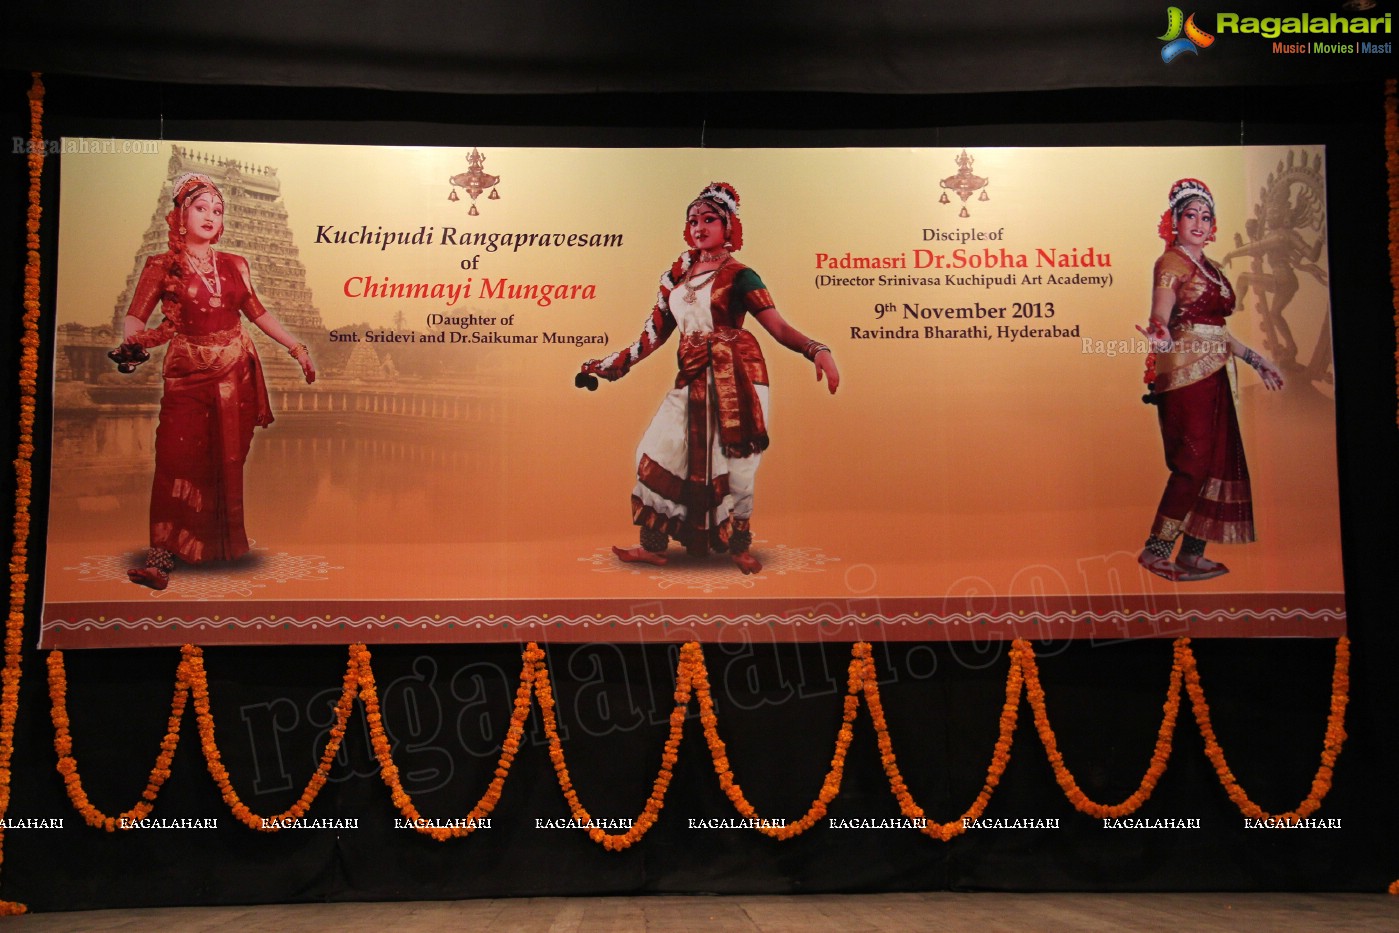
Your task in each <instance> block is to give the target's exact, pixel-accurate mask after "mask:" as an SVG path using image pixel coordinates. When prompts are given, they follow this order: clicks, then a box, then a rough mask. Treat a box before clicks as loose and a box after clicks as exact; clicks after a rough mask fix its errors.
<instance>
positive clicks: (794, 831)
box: [687, 642, 870, 839]
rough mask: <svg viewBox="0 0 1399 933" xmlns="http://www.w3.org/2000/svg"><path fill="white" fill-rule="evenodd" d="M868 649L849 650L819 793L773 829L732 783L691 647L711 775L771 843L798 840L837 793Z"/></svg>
mask: <svg viewBox="0 0 1399 933" xmlns="http://www.w3.org/2000/svg"><path fill="white" fill-rule="evenodd" d="M691 644H694V643H693V642H692V643H691ZM687 647H688V646H687ZM869 647H870V646H869V643H868V642H860V643H859V644H857V645H855V646H854V647H853V649H852V654H853V657H852V658H851V660H850V667H849V676H848V678H847V682H848V685H849V689H848V692H847V693H846V696H845V705H844V711H843V713H842V717H841V724H840V731H839V732H838V733H837V734H836V742H835V752H834V753H833V754H832V755H831V770H830V771H828V772H827V773H826V777H825V779H824V780H822V782H821V790H820V792H819V793H818V794H817V795H816V799H815V800H813V801H812V802H811V806H810V807H809V808H808V809H807V811H806V813H805V814H804V815H802V817H801V818H800V819H797V820H795V821H793V822H790V823H784V824H783V825H775V824H774V823H773V822H772V821H771V820H765V819H764V818H763V817H761V816H759V815H758V811H757V810H756V809H755V808H754V807H753V805H752V804H751V803H749V802H748V799H747V798H746V797H744V795H743V788H742V787H741V786H740V785H739V784H738V783H737V782H736V781H734V776H733V771H732V770H731V769H730V767H729V757H728V750H727V748H726V747H725V745H724V741H723V739H721V738H720V737H719V717H718V716H717V715H716V714H715V712H714V697H713V695H712V694H711V692H710V689H709V672H708V671H707V670H706V669H705V667H704V658H703V655H702V654H701V653H700V650H699V645H698V644H695V645H694V648H695V655H696V657H697V658H698V663H697V664H696V667H695V672H694V677H695V693H696V695H697V696H698V698H699V704H700V723H701V724H702V725H703V726H704V739H705V742H706V743H708V745H709V754H710V757H712V758H713V759H714V772H715V773H716V774H718V775H719V786H720V787H721V788H723V790H724V793H725V795H726V796H728V798H729V800H730V801H731V802H732V803H733V805H734V809H735V810H737V811H738V813H739V815H740V816H742V817H743V818H744V819H749V820H758V821H760V822H759V823H758V826H757V829H758V832H760V833H762V834H763V835H765V836H769V837H771V838H773V839H791V838H793V837H795V836H800V835H801V834H802V833H804V832H806V831H807V830H808V829H810V828H811V827H812V826H814V825H815V824H816V822H817V821H818V820H820V819H821V818H822V817H823V816H825V815H826V809H827V808H828V807H829V806H830V803H831V801H832V800H834V799H835V798H836V795H837V794H839V793H840V785H841V781H842V780H843V779H844V776H845V756H846V752H847V751H849V749H850V740H851V739H852V738H853V737H854V735H855V715H856V714H857V713H858V712H859V709H860V688H861V684H862V678H863V676H864V674H865V668H864V663H863V659H862V655H861V651H863V652H864V653H865V656H867V655H868V653H869Z"/></svg>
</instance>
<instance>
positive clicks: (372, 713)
mask: <svg viewBox="0 0 1399 933" xmlns="http://www.w3.org/2000/svg"><path fill="white" fill-rule="evenodd" d="M351 651H352V653H353V654H354V655H355V657H356V658H357V660H358V670H359V685H360V686H359V690H360V693H359V695H360V701H361V702H362V703H363V704H364V713H365V718H366V719H367V720H368V721H369V740H370V744H371V745H372V746H373V748H374V757H375V758H377V759H378V761H379V776H380V778H381V779H382V780H383V782H384V785H385V786H386V787H388V789H389V793H390V795H391V796H392V798H393V804H394V806H395V807H397V808H398V810H399V812H400V813H402V814H403V816H404V818H405V819H408V820H410V821H412V824H413V827H414V829H416V830H417V831H418V832H420V833H422V834H423V835H425V836H431V837H432V838H433V839H436V840H437V841H438V842H446V841H447V840H448V839H458V838H460V837H462V836H467V835H470V834H471V833H472V832H474V831H475V830H476V828H477V825H478V821H479V820H482V819H484V818H485V817H487V816H489V815H490V813H491V811H492V810H494V809H495V807H496V804H498V803H500V794H501V789H502V788H503V787H504V786H505V779H506V778H507V777H509V776H510V766H511V765H512V764H514V762H515V756H516V755H517V754H518V753H519V751H520V739H521V738H523V737H524V734H525V720H527V719H528V718H529V711H530V695H531V694H532V693H533V691H534V679H535V671H536V669H537V668H542V666H543V661H544V652H543V651H540V650H539V646H538V645H536V644H535V643H534V642H530V644H529V646H528V647H527V648H526V649H525V652H524V664H523V665H522V666H521V668H520V686H519V688H518V689H516V691H515V710H514V713H513V714H512V715H511V717H510V728H509V729H508V730H507V731H506V733H505V741H504V742H503V743H502V744H501V749H500V759H499V760H498V761H497V762H496V767H495V777H494V778H493V779H492V781H491V783H490V786H489V787H487V788H486V792H485V793H484V794H482V795H481V799H480V800H478V801H477V802H476V806H474V807H472V808H471V812H470V813H468V814H467V815H466V818H465V820H459V821H454V822H456V823H457V824H458V825H454V826H436V825H430V824H429V823H428V821H426V820H424V819H423V816H422V814H421V813H419V812H418V808H417V806H415V805H414V803H413V798H412V797H411V796H410V795H409V794H408V792H407V791H406V790H404V788H403V782H402V781H401V780H400V779H399V772H398V766H397V765H396V764H394V761H393V749H392V745H391V743H390V742H389V737H388V734H387V733H386V732H385V731H384V717H383V714H382V712H381V711H380V709H379V691H378V687H377V686H376V685H375V683H374V671H373V669H372V668H371V667H370V664H369V662H370V655H369V650H368V649H367V648H365V646H364V645H355V646H354V648H352V649H351Z"/></svg>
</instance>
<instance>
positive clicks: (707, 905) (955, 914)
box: [3, 892, 1399, 933]
mask: <svg viewBox="0 0 1399 933" xmlns="http://www.w3.org/2000/svg"><path fill="white" fill-rule="evenodd" d="M3 923H4V929H5V930H6V931H7V933H8V931H10V930H15V931H23V933H33V931H44V930H54V931H57V930H62V931H71V930H82V931H89V933H102V931H133V933H134V931H141V933H150V931H160V930H178V931H181V933H183V931H194V930H198V931H202V933H222V931H229V933H232V931H238V933H246V931H249V930H276V931H279V933H311V931H316V933H320V931H335V933H371V931H373V933H378V931H383V930H392V931H418V930H422V931H437V930H472V931H509V933H519V931H536V930H537V931H549V933H572V931H579V933H613V931H618V933H621V931H634V930H653V931H685V930H726V931H727V930H743V931H761V933H798V931H800V933H808V931H825V930H829V931H840V933H856V931H899V933H905V931H913V930H938V931H946V930H976V931H978V933H982V931H984V933H995V931H1007V933H1009V931H1017V933H1019V931H1061V930H1062V931H1120V930H1133V931H1136V930H1148V931H1149V930H1162V931H1171V933H1178V931H1213V930H1269V931H1275V930H1306V931H1320V930H1399V898H1395V897H1391V896H1389V895H1386V894H1289V893H1281V894H1279V893H1253V894H1230V893H1216V894H1000V893H996V894H984V893H983V894H961V893H948V892H937V893H925V894H867V895H834V894H821V895H805V896H797V897H777V896H755V897H700V896H653V897H576V898H555V897H550V898H510V899H485V900H471V901H404V902H398V903H382V902H380V903H364V904H292V905H271V906H258V907H166V908H150V909H139V910H101V911H85V912H74V913H50V914H36V915H27V916H23V917H15V918H7V919H5V920H4V921H3Z"/></svg>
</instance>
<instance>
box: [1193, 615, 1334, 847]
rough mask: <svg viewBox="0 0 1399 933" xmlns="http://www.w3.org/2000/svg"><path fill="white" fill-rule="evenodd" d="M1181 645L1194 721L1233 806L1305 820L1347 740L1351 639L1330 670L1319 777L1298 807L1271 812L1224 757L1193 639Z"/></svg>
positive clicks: (1260, 815) (1254, 814)
mask: <svg viewBox="0 0 1399 933" xmlns="http://www.w3.org/2000/svg"><path fill="white" fill-rule="evenodd" d="M1179 645H1180V647H1179V648H1178V651H1179V654H1180V660H1181V667H1182V669H1183V670H1184V672H1185V689H1186V692H1187V693H1189V694H1190V705H1191V707H1192V708H1193V709H1194V711H1195V722H1196V723H1197V724H1198V725H1199V727H1200V735H1201V736H1203V737H1204V739H1205V755H1206V756H1208V757H1209V760H1210V764H1212V765H1214V770H1215V773H1216V774H1217V775H1219V782H1220V783H1221V784H1223V785H1224V791H1225V793H1227V794H1228V795H1229V799H1230V800H1232V801H1234V805H1235V806H1237V807H1238V808H1239V810H1240V811H1241V812H1242V813H1243V815H1244V816H1246V817H1249V818H1251V819H1255V820H1284V821H1289V822H1290V821H1294V820H1300V819H1305V818H1306V817H1308V816H1310V815H1311V814H1313V813H1315V812H1316V810H1317V808H1318V807H1320V806H1321V801H1322V800H1323V799H1324V798H1325V797H1326V795H1327V794H1328V793H1329V792H1330V791H1331V775H1332V771H1333V770H1334V769H1335V767H1336V758H1337V757H1338V756H1339V755H1340V754H1341V746H1342V745H1343V744H1344V743H1345V740H1346V729H1345V722H1346V704H1347V702H1348V699H1349V695H1350V676H1349V670H1350V640H1349V639H1348V638H1346V637H1345V636H1342V637H1341V638H1340V640H1339V641H1337V642H1336V663H1335V666H1334V667H1333V668H1332V671H1331V713H1330V715H1329V716H1328V717H1327V720H1326V739H1325V743H1324V744H1323V746H1322V750H1321V764H1320V765H1319V766H1318V767H1317V770H1316V777H1314V778H1313V779H1312V787H1311V791H1310V792H1309V793H1308V794H1307V796H1306V797H1304V798H1303V799H1302V802H1301V803H1299V804H1298V805H1297V806H1296V807H1295V808H1293V809H1291V810H1288V811H1287V812H1286V813H1279V814H1272V813H1268V812H1267V811H1265V810H1264V809H1263V808H1262V807H1260V806H1258V804H1256V803H1254V802H1253V801H1252V800H1251V799H1249V796H1248V794H1247V793H1245V791H1244V789H1243V788H1242V787H1241V786H1240V785H1239V782H1238V781H1237V780H1236V779H1235V778H1234V773H1233V772H1232V771H1230V770H1229V762H1228V761H1226V760H1225V758H1224V749H1222V748H1220V746H1219V740H1218V738H1216V736H1215V734H1214V725H1213V724H1212V723H1211V722H1210V707H1209V704H1208V703H1206V702H1205V690H1204V688H1203V687H1202V686H1201V685H1200V672H1199V670H1198V669H1197V668H1196V666H1195V655H1194V653H1193V652H1192V651H1191V650H1190V639H1188V638H1182V639H1181V640H1180V642H1179Z"/></svg>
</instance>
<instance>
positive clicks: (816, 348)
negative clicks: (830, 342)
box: [802, 340, 831, 363]
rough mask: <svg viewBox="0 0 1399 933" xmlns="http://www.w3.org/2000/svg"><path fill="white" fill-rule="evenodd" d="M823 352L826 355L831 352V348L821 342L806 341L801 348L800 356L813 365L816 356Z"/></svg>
mask: <svg viewBox="0 0 1399 933" xmlns="http://www.w3.org/2000/svg"><path fill="white" fill-rule="evenodd" d="M823 350H824V351H825V352H827V353H830V352H831V348H830V347H828V346H826V345H825V344H824V343H822V342H821V341H819V340H808V341H807V342H806V346H805V347H803V348H802V356H804V357H806V358H807V359H809V360H811V362H813V363H814V362H816V354H818V353H820V352H821V351H823Z"/></svg>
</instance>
